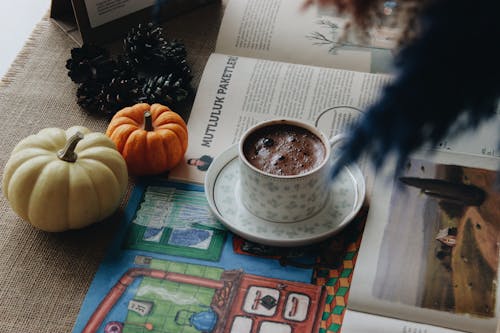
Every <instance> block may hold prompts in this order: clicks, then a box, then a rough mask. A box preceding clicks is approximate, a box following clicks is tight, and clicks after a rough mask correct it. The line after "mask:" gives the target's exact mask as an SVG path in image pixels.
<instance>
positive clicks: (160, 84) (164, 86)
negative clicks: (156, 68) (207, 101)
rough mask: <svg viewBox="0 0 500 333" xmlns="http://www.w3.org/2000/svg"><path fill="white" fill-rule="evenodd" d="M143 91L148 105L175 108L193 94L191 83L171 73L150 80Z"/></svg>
mask: <svg viewBox="0 0 500 333" xmlns="http://www.w3.org/2000/svg"><path fill="white" fill-rule="evenodd" d="M142 90H143V92H144V97H145V99H146V102H147V103H149V104H153V103H160V104H163V105H166V106H169V107H175V106H176V105H178V104H179V103H181V102H183V101H184V100H186V99H187V97H188V96H189V94H190V93H191V86H190V84H189V82H185V81H184V80H183V79H182V78H179V77H177V76H176V75H175V74H173V73H170V74H168V75H158V76H155V77H152V78H150V79H149V80H148V81H147V82H146V84H145V85H144V87H143V88H142Z"/></svg>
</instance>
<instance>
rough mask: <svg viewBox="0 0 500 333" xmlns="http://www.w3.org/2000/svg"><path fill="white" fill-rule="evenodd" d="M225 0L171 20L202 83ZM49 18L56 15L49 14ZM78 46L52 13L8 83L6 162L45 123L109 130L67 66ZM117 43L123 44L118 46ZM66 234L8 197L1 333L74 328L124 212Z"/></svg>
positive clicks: (0, 201) (4, 97)
mask: <svg viewBox="0 0 500 333" xmlns="http://www.w3.org/2000/svg"><path fill="white" fill-rule="evenodd" d="M224 7H225V1H222V3H219V2H215V3H214V4H211V5H208V6H206V7H202V8H199V9H196V10H194V11H192V12H190V13H188V14H185V15H182V16H179V17H177V18H175V19H172V20H169V21H168V22H166V23H165V27H166V29H167V32H168V36H169V37H170V38H176V39H181V40H182V41H184V43H185V44H186V48H187V50H188V61H189V63H190V64H191V66H192V69H193V74H194V79H193V84H194V86H195V87H196V86H197V84H198V82H199V79H200V76H201V74H202V71H203V68H204V66H205V63H206V61H207V59H208V56H209V55H210V53H211V52H213V50H214V47H215V40H216V36H217V32H218V29H219V25H220V21H221V18H222V13H223V9H224ZM47 17H48V16H47ZM76 46H77V45H76V44H75V43H74V42H73V40H72V39H70V38H69V37H68V36H67V35H66V34H65V33H64V32H62V31H61V30H60V29H59V28H58V27H57V26H56V25H55V23H54V22H52V21H51V20H50V19H49V18H45V19H43V20H42V21H41V22H40V23H39V24H38V26H37V27H36V29H35V30H34V32H33V34H32V36H31V37H30V39H29V40H28V42H27V44H26V45H25V47H24V48H23V50H22V52H21V53H20V54H19V55H18V57H17V59H16V60H15V62H14V63H13V65H12V67H11V69H10V70H9V72H8V73H7V74H6V76H5V77H4V78H3V80H2V82H1V84H0V123H1V124H2V130H1V132H0V149H1V153H0V166H1V168H2V174H3V170H4V166H5V163H6V162H7V159H8V157H9V155H10V152H11V151H12V149H13V147H14V146H15V144H16V143H17V142H18V141H20V140H21V139H23V138H24V137H26V136H28V135H30V134H34V133H37V132H38V131H39V130H41V129H43V128H45V127H60V128H68V127H70V126H73V125H82V126H86V127H88V128H90V129H92V130H94V131H101V132H103V131H105V129H106V126H107V124H108V122H107V120H106V119H99V118H96V117H95V116H91V115H88V114H86V113H85V112H84V111H82V110H81V109H80V108H79V107H78V105H77V104H76V97H75V96H76V95H75V93H76V89H77V86H76V84H74V83H73V82H71V80H70V79H69V77H68V75H67V70H66V68H65V64H66V60H67V59H68V58H69V56H70V50H71V48H73V47H76ZM110 47H111V48H113V47H116V45H111V46H110ZM118 215H119V214H117V216H115V217H114V218H112V219H109V220H108V221H104V222H103V223H99V224H97V225H93V226H91V227H89V228H86V229H83V230H79V231H71V232H65V233H59V234H50V233H45V232H42V231H38V230H36V229H34V228H33V227H31V226H30V225H29V224H28V223H26V222H24V221H23V220H22V219H20V218H19V217H18V216H17V215H16V214H15V213H14V212H13V211H12V210H11V209H10V207H9V204H8V202H7V200H6V199H5V197H4V196H3V195H2V196H1V197H0V333H9V332H16V333H19V332H28V333H41V332H50V333H54V332H70V331H71V329H72V327H73V324H74V322H75V319H76V316H77V314H78V312H79V309H80V306H81V303H82V301H83V298H84V296H85V294H86V292H87V289H88V287H89V285H90V283H91V281H92V279H93V277H94V273H95V272H96V270H97V268H98V265H99V263H100V261H101V260H102V258H103V256H104V254H105V252H106V248H107V246H108V244H109V243H110V241H111V239H112V238H113V233H114V231H115V230H116V229H117V228H118V218H117V217H119V216H118Z"/></svg>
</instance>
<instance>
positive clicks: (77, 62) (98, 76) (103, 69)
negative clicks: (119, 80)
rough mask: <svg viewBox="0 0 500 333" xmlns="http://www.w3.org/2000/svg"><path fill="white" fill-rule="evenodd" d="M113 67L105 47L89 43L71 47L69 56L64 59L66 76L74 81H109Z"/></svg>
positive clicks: (114, 65)
mask: <svg viewBox="0 0 500 333" xmlns="http://www.w3.org/2000/svg"><path fill="white" fill-rule="evenodd" d="M115 67H116V63H115V61H114V60H112V59H111V58H110V57H109V55H108V52H107V51H106V50H105V49H103V48H101V47H99V46H95V45H91V44H84V45H83V46H82V47H80V48H79V47H76V48H73V49H72V50H71V58H70V59H68V60H67V61H66V68H67V69H68V76H69V77H70V78H71V80H72V81H73V82H75V83H83V82H86V81H90V80H95V81H99V82H106V81H109V80H110V79H111V77H112V76H113V69H114V68H115Z"/></svg>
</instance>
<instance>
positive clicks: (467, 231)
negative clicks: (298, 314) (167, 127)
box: [344, 119, 500, 333]
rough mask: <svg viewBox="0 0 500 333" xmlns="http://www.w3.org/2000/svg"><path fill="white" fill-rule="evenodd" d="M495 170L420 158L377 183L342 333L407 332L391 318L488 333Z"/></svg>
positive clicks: (483, 160)
mask: <svg viewBox="0 0 500 333" xmlns="http://www.w3.org/2000/svg"><path fill="white" fill-rule="evenodd" d="M497 120H498V119H497ZM497 125H498V123H497ZM492 134H494V132H493V133H492ZM491 139H493V140H495V135H492V136H491ZM496 139H497V140H498V137H497V138H496ZM493 142H498V141H493ZM499 165H500V159H499V158H498V156H496V157H495V156H486V155H484V156H478V155H476V156H472V155H466V154H459V153H449V152H439V153H435V154H433V155H432V156H429V155H428V154H423V153H422V154H415V156H414V157H413V158H412V159H411V160H410V161H409V162H408V164H407V166H406V168H405V170H404V172H403V173H402V174H401V175H399V176H398V177H396V178H393V177H389V176H384V174H383V173H380V174H378V175H377V178H376V181H375V185H374V189H373V193H372V203H371V205H370V210H369V214H368V218H367V222H366V226H365V230H364V234H363V240H362V243H361V248H360V251H359V254H358V260H357V263H356V270H355V272H354V277H353V281H352V284H351V291H350V296H349V308H350V309H351V310H356V311H359V312H353V313H351V314H349V315H347V316H346V318H345V321H344V324H345V327H344V328H345V329H346V332H351V331H352V332H354V333H356V332H364V331H365V328H366V327H369V326H368V325H373V326H382V327H385V326H387V327H389V326H390V325H393V326H392V327H394V325H397V326H395V327H399V329H394V330H390V329H386V330H384V332H407V331H405V330H403V328H404V327H406V326H407V325H408V323H407V322H404V321H401V319H402V320H410V321H414V322H419V323H426V324H432V325H436V326H442V327H447V328H452V329H456V330H458V331H466V332H476V333H485V332H496V331H497V325H498V324H499V318H500V317H499V314H500V309H499V296H500V289H499V288H498V282H499V279H498V276H499V274H498V272H499V260H498V259H499V244H500V179H499V175H500V173H499V172H498V168H499ZM368 313H369V314H371V315H368ZM373 314H376V315H379V316H373ZM351 316H352V319H353V320H351ZM381 316H386V317H392V318H399V319H400V320H394V319H391V320H388V322H387V323H385V322H384V320H383V317H381ZM360 325H361V326H360ZM363 327H364V328H363ZM408 332H409V331H408ZM411 332H413V331H411ZM419 332H420V331H419ZM421 332H450V331H449V330H438V329H437V328H433V329H430V328H425V329H424V328H422V329H421Z"/></svg>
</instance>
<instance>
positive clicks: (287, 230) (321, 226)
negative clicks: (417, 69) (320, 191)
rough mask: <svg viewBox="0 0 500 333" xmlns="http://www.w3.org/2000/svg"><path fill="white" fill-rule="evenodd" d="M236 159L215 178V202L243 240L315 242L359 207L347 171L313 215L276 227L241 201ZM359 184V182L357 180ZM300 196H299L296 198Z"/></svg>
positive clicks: (332, 185)
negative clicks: (262, 238)
mask: <svg viewBox="0 0 500 333" xmlns="http://www.w3.org/2000/svg"><path fill="white" fill-rule="evenodd" d="M240 181H241V178H240V169H239V161H238V159H234V160H232V161H231V162H229V163H228V164H227V165H226V166H224V168H223V169H222V170H221V172H220V173H219V174H218V175H217V182H216V185H215V188H214V189H213V191H214V199H215V202H216V206H217V210H218V211H219V213H220V214H221V215H222V216H223V217H224V219H225V220H227V221H231V225H232V226H233V227H234V228H235V229H237V230H238V231H241V232H242V233H243V236H249V237H250V238H252V237H263V236H262V235H265V238H266V239H271V240H274V241H276V242H278V243H279V242H280V241H283V242H289V241H294V240H302V239H310V238H316V237H318V235H320V236H321V235H323V234H328V233H329V232H331V230H335V229H336V228H338V226H339V225H340V224H341V223H345V219H346V217H348V216H349V215H350V214H352V213H353V211H355V210H356V209H357V208H359V206H360V201H359V200H362V198H360V197H359V193H358V189H357V183H356V181H357V180H356V179H355V178H354V177H353V176H352V174H351V173H350V172H349V170H348V169H346V170H345V171H343V172H341V173H340V175H339V176H338V177H337V178H336V180H335V182H334V183H333V184H331V185H330V188H329V190H328V193H329V195H328V200H327V203H326V204H325V205H324V207H323V209H321V210H320V211H319V212H318V213H317V214H316V215H314V216H312V217H310V218H308V219H305V220H302V221H298V222H294V223H277V222H269V221H268V220H264V219H260V218H259V217H257V216H255V215H253V214H251V213H250V212H249V211H248V209H246V207H245V205H244V204H243V202H242V201H241V199H240V198H241V197H242V195H241V193H240V192H241V186H240ZM360 181H362V179H360ZM299 196H300V195H299Z"/></svg>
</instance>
